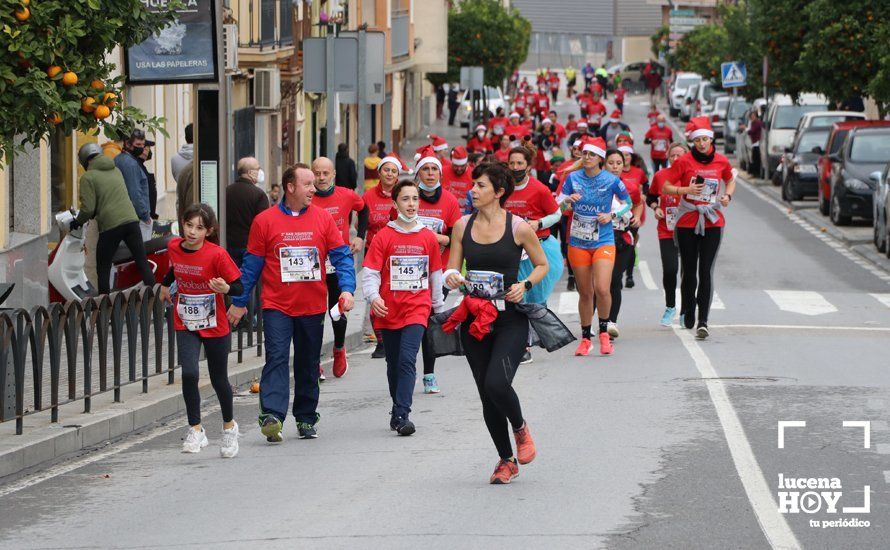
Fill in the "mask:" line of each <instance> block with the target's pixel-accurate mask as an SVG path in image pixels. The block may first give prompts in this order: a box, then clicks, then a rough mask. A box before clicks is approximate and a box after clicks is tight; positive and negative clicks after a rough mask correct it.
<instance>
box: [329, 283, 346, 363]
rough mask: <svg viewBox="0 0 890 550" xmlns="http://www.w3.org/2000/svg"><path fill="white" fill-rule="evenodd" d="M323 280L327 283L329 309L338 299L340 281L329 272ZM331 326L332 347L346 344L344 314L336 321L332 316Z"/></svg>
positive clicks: (337, 347)
mask: <svg viewBox="0 0 890 550" xmlns="http://www.w3.org/2000/svg"><path fill="white" fill-rule="evenodd" d="M325 282H327V284H328V310H330V309H331V308H332V307H334V304H336V303H337V301H339V300H340V283H339V282H338V281H337V274H336V273H330V274H329V275H328V276H327V277H326V278H325ZM328 316H330V312H328ZM331 327H333V329H334V347H335V348H336V349H340V348H342V347H343V346H344V344H346V315H341V316H340V319H338V320H336V321H334V319H333V318H332V319H331Z"/></svg>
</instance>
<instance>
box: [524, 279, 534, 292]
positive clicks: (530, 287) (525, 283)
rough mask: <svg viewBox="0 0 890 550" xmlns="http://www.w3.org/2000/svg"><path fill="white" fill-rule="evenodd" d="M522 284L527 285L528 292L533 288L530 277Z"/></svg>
mask: <svg viewBox="0 0 890 550" xmlns="http://www.w3.org/2000/svg"><path fill="white" fill-rule="evenodd" d="M522 284H523V285H525V291H526V292H528V291H529V290H531V289H532V282H531V281H529V280H528V279H526V280H524V281H523V282H522Z"/></svg>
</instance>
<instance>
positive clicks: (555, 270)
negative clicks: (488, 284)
mask: <svg viewBox="0 0 890 550" xmlns="http://www.w3.org/2000/svg"><path fill="white" fill-rule="evenodd" d="M541 248H543V249H544V254H545V255H546V256H547V263H548V264H549V266H550V269H549V270H548V271H547V275H545V276H544V279H543V280H542V281H541V282H540V283H538V284H536V285H535V286H533V287H532V289H531V290H529V291H528V292H526V293H525V301H526V302H527V303H530V304H541V305H542V306H546V305H547V298H549V297H550V293H551V292H553V287H555V286H556V283H557V282H558V281H559V279H560V278H561V277H562V270H563V265H562V264H563V258H562V252H561V251H560V249H559V241H557V240H556V239H554V238H553V236H549V237H547V238H546V239H544V240H543V241H541ZM534 268H535V267H534V266H533V265H532V261H531V260H530V259H528V258H526V259H524V260H522V261H521V262H519V275H518V276H519V280H520V281H521V280H523V279H525V278H526V277H528V276H529V274H531V272H532V270H534Z"/></svg>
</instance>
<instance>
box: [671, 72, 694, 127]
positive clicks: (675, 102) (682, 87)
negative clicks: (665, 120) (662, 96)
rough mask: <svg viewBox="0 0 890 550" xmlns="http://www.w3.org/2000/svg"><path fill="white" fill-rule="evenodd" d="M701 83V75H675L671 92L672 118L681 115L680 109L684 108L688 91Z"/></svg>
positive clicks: (682, 73)
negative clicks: (684, 99) (684, 100)
mask: <svg viewBox="0 0 890 550" xmlns="http://www.w3.org/2000/svg"><path fill="white" fill-rule="evenodd" d="M699 82H701V75H699V74H696V73H685V72H679V73H676V74H675V75H674V79H673V81H672V82H671V91H670V102H671V104H670V108H671V116H678V115H679V114H680V107H682V106H683V98H684V97H685V96H686V90H687V89H689V87H690V86H692V85H693V84H698V83H699Z"/></svg>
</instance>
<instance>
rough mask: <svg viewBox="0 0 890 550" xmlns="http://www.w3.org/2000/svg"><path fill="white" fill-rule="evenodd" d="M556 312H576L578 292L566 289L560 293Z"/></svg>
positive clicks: (563, 313) (567, 313)
mask: <svg viewBox="0 0 890 550" xmlns="http://www.w3.org/2000/svg"><path fill="white" fill-rule="evenodd" d="M556 313H558V314H560V315H569V314H571V313H578V293H577V292H568V291H567V292H562V293H560V295H559V306H557V311H556Z"/></svg>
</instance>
